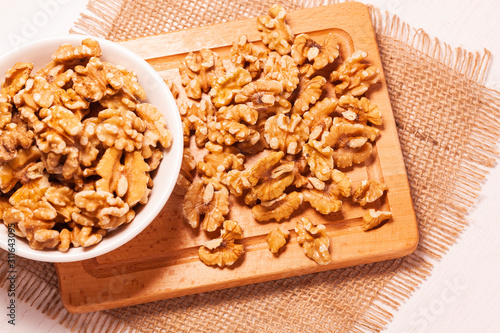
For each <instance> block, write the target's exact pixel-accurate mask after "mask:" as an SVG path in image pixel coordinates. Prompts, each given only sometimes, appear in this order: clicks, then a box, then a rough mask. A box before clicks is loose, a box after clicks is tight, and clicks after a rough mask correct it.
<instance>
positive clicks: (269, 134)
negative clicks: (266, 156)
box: [264, 114, 309, 155]
mask: <svg viewBox="0 0 500 333" xmlns="http://www.w3.org/2000/svg"><path fill="white" fill-rule="evenodd" d="M308 136H309V128H308V127H307V124H306V123H305V122H304V121H303V120H302V117H300V116H299V115H297V114H292V115H291V116H290V117H288V116H286V115H284V114H278V115H275V116H272V117H269V119H267V121H266V127H265V133H264V137H265V139H266V141H267V143H268V144H269V147H271V148H272V149H277V150H281V151H284V152H286V153H287V154H291V155H295V154H297V153H299V152H300V150H301V149H302V146H303V145H304V143H305V142H306V140H307V138H308Z"/></svg>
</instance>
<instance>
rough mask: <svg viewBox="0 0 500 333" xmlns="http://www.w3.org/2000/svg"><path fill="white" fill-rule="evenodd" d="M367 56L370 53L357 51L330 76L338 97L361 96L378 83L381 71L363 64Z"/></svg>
mask: <svg viewBox="0 0 500 333" xmlns="http://www.w3.org/2000/svg"><path fill="white" fill-rule="evenodd" d="M367 56H368V53H366V52H364V51H355V52H354V53H353V54H351V55H350V56H349V58H347V59H346V60H345V61H344V62H343V63H342V64H341V65H340V66H339V68H338V69H337V70H336V71H333V72H332V73H331V74H330V81H331V82H332V83H333V84H334V85H335V93H336V94H337V96H341V95H346V94H351V95H353V96H361V95H363V94H364V93H365V92H366V91H367V90H368V88H369V87H370V86H371V85H372V84H375V83H377V82H378V80H379V74H380V70H379V69H378V68H377V67H375V66H370V65H369V64H366V63H363V62H362V61H363V60H364V59H365V58H366V57H367Z"/></svg>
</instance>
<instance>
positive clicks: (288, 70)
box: [264, 52, 299, 97]
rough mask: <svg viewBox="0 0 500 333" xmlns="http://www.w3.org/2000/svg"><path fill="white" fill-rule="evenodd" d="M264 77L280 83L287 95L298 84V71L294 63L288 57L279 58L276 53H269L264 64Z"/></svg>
mask: <svg viewBox="0 0 500 333" xmlns="http://www.w3.org/2000/svg"><path fill="white" fill-rule="evenodd" d="M264 76H265V77H267V78H269V79H273V80H276V81H278V82H280V83H281V84H282V85H283V90H284V91H286V92H288V94H291V93H292V92H293V91H294V90H295V88H297V86H298V84H299V69H298V68H297V64H296V63H295V61H294V60H293V59H292V57H290V56H288V55H284V56H281V55H279V54H278V53H276V52H271V53H270V54H269V56H268V58H267V60H266V62H265V63H264ZM286 97H289V95H287V96H286Z"/></svg>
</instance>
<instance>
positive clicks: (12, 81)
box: [0, 62, 33, 128]
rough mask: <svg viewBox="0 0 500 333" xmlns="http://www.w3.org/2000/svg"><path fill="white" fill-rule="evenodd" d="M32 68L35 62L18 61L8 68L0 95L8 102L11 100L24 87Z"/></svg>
mask: <svg viewBox="0 0 500 333" xmlns="http://www.w3.org/2000/svg"><path fill="white" fill-rule="evenodd" d="M32 69H33V64H31V63H26V62H17V63H16V64H15V65H14V66H13V67H11V68H9V69H8V70H7V72H6V73H5V76H4V80H3V83H2V85H1V88H0V96H1V97H3V98H5V99H6V102H11V101H12V99H13V98H14V96H15V95H16V94H17V93H18V92H19V91H20V90H21V89H23V87H24V85H25V84H26V82H27V81H28V78H29V76H30V74H31V70H32ZM1 127H3V126H0V128H1Z"/></svg>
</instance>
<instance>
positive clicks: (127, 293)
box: [56, 3, 418, 313]
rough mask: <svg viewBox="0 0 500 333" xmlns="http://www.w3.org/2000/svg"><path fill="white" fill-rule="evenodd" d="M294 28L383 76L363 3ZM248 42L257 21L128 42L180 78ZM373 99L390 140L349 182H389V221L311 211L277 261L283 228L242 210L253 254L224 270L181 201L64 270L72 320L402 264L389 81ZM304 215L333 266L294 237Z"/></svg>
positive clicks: (407, 230) (402, 210)
mask: <svg viewBox="0 0 500 333" xmlns="http://www.w3.org/2000/svg"><path fill="white" fill-rule="evenodd" d="M287 22H288V23H289V25H290V26H291V28H292V30H293V32H294V33H295V34H299V33H308V34H310V35H311V36H312V37H313V38H314V39H316V40H320V41H322V40H323V38H324V37H325V36H326V35H327V34H328V33H329V32H332V31H333V32H335V33H336V34H337V36H343V39H344V40H343V41H342V44H341V52H343V53H344V54H345V53H350V52H352V51H353V47H354V48H355V49H361V50H364V51H366V52H368V54H369V57H368V60H369V61H370V62H371V63H372V64H374V65H375V66H378V67H379V68H382V64H381V61H380V56H379V52H378V48H377V44H376V40H375V34H374V31H373V27H372V23H371V20H370V15H369V12H368V10H367V8H366V6H364V5H362V4H359V3H345V4H338V5H331V6H326V7H319V8H312V9H304V10H299V11H295V12H291V13H289V14H288V15H287ZM339 29H340V30H339ZM241 34H245V35H247V36H248V38H249V40H250V41H259V40H260V38H259V33H258V31H257V27H256V19H248V20H242V21H236V22H229V23H223V24H218V25H214V26H208V27H201V28H196V29H190V30H185V31H178V32H173V33H167V34H162V35H157V36H153V37H146V38H139V39H135V40H130V41H125V42H122V43H121V44H122V45H124V46H125V47H127V48H129V49H131V50H132V51H134V52H136V53H138V54H139V55H140V56H142V57H143V58H144V59H146V60H147V61H148V62H149V63H150V64H151V65H152V66H153V67H154V68H155V69H156V70H157V71H158V72H159V73H160V75H162V76H163V77H165V78H170V79H174V80H178V77H179V73H178V70H177V68H178V66H179V61H180V59H182V58H184V57H185V56H186V54H187V53H188V52H190V51H197V50H199V49H201V48H211V49H213V50H214V51H216V52H217V53H219V55H221V57H223V58H226V59H227V57H228V55H229V50H230V48H231V45H232V42H233V40H235V39H236V38H237V37H238V36H239V35H241ZM368 97H369V98H370V100H371V101H372V102H373V103H375V104H377V105H378V106H379V108H380V109H381V110H382V114H383V120H384V125H383V126H382V127H380V129H381V137H380V138H379V139H378V140H377V141H376V144H375V145H374V148H375V149H374V152H373V155H372V157H371V158H370V159H369V160H368V161H366V162H365V164H364V165H362V166H359V167H356V168H354V169H353V170H352V171H349V172H348V174H349V176H350V177H351V179H352V181H353V185H354V186H355V185H357V183H359V182H360V181H361V180H363V179H367V178H368V179H383V180H384V181H385V182H386V184H387V186H388V188H389V190H388V192H387V194H386V195H384V196H383V197H382V200H381V201H380V202H379V203H378V204H377V208H379V209H383V210H390V211H391V212H392V214H393V218H392V220H390V221H389V222H388V223H386V224H385V225H383V226H382V227H380V228H378V229H375V230H372V231H370V232H364V231H363V230H362V219H361V216H362V214H363V210H362V209H361V207H359V206H356V205H352V204H350V203H349V202H345V204H344V205H343V208H342V210H341V211H340V212H338V213H333V214H330V215H327V216H321V215H319V214H318V213H316V211H315V210H314V209H312V208H310V206H309V205H307V204H303V205H302V208H301V209H300V210H299V211H297V212H295V213H294V214H293V215H292V216H291V218H290V219H288V220H287V221H285V222H283V223H281V224H280V225H281V226H282V227H284V228H287V229H288V230H290V231H291V239H290V241H289V243H288V244H287V245H286V248H285V250H284V251H283V252H282V253H281V254H280V255H279V256H276V255H273V254H272V253H271V252H270V251H269V250H268V248H267V245H266V243H265V237H266V235H267V233H268V232H269V231H270V230H271V229H273V228H275V227H276V226H277V225H278V223H257V222H256V221H255V220H254V219H253V217H252V215H251V212H250V210H249V209H248V208H246V207H243V206H242V207H233V208H232V209H231V213H230V214H231V215H230V218H232V219H236V220H237V221H239V223H240V225H241V226H242V228H243V230H244V235H245V238H244V239H243V240H242V243H243V244H244V246H245V248H246V253H245V255H244V258H243V260H240V261H238V262H237V263H236V264H235V266H233V267H231V268H224V269H220V268H214V267H208V266H205V265H204V264H203V263H202V262H200V261H199V259H198V248H199V246H200V245H201V244H203V243H204V242H205V241H207V240H208V239H209V237H208V236H211V237H214V235H213V234H212V235H206V234H205V233H204V232H202V231H199V230H193V229H192V228H191V227H189V226H188V224H187V223H186V222H185V221H183V218H182V211H181V208H182V197H181V196H178V195H173V196H172V197H171V198H170V200H169V201H168V203H167V204H166V206H165V208H164V209H163V210H162V212H161V213H160V215H159V216H158V217H157V218H156V219H155V220H154V221H153V223H152V224H151V225H150V226H149V227H148V228H147V229H146V230H145V231H143V232H142V233H141V234H140V235H139V236H137V237H136V238H134V239H133V240H132V241H130V242H129V243H127V244H125V245H124V246H122V247H120V248H119V249H117V250H115V251H113V252H110V253H108V254H105V255H102V256H100V257H97V258H95V259H91V260H86V261H82V262H74V263H64V264H56V268H57V273H58V276H59V285H60V292H61V298H62V301H63V303H64V305H65V307H66V308H67V309H68V311H70V312H72V313H83V312H90V311H98V310H104V309H110V308H116V307H121V306H128V305H133V304H139V303H145V302H151V301H156V300H161V299H166V298H171V297H178V296H183V295H188V294H194V293H200V292H207V291H212V290H217V289H222V288H230V287H235V286H241V285H245V284H250V283H256V282H262V281H269V280H274V279H281V278H286V277H291V276H296V275H301V274H307V273H313V272H319V271H324V270H331V269H335V268H339V267H346V266H353V265H358V264H364V263H370V262H375V261H382V260H387V259H393V258H398V257H402V256H405V255H408V254H410V253H411V252H413V251H414V249H415V248H416V246H417V243H418V231H417V222H416V219H415V214H414V211H413V206H412V201H411V197H410V192H409V186H408V181H407V176H406V171H405V167H404V162H403V157H402V154H401V148H400V145H399V140H398V135H397V131H396V126H395V122H394V118H393V114H392V110H391V105H390V101H389V96H388V92H387V85H386V82H385V78H384V76H383V73H382V75H381V82H380V83H378V84H376V85H375V86H373V87H372V88H371V89H370V90H369V93H368ZM155 186H161V184H156V185H155ZM300 216H308V217H310V218H311V220H312V221H313V223H315V224H318V223H323V224H325V226H326V228H327V233H328V235H329V237H330V243H331V245H330V252H331V255H332V262H331V263H330V264H328V265H326V266H321V265H318V264H316V263H315V262H314V261H312V260H311V259H309V258H307V257H306V256H305V255H304V253H303V250H302V248H301V247H300V246H299V245H298V243H297V240H296V236H295V233H294V232H293V228H294V226H295V223H296V221H297V220H298V218H299V217H300ZM132 223H133V222H132Z"/></svg>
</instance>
